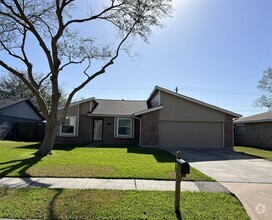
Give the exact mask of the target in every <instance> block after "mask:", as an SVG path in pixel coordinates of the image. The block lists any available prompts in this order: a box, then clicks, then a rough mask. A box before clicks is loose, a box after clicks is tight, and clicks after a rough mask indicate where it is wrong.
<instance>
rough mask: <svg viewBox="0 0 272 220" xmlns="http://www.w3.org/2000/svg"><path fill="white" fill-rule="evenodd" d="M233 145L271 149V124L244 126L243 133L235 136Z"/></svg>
mask: <svg viewBox="0 0 272 220" xmlns="http://www.w3.org/2000/svg"><path fill="white" fill-rule="evenodd" d="M235 145H242V146H251V147H261V148H269V149H272V122H263V123H250V124H245V133H244V134H240V135H235Z"/></svg>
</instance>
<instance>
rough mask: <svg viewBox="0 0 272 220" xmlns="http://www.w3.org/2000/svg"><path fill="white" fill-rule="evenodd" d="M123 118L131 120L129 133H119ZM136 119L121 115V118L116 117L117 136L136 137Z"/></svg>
mask: <svg viewBox="0 0 272 220" xmlns="http://www.w3.org/2000/svg"><path fill="white" fill-rule="evenodd" d="M121 120H129V121H130V132H129V134H119V124H120V121H121ZM133 127H134V120H133V118H126V117H120V118H116V126H115V128H116V132H115V134H116V135H115V136H116V137H117V138H134V129H133Z"/></svg>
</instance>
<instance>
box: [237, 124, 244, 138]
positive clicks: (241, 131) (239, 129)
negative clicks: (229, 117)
mask: <svg viewBox="0 0 272 220" xmlns="http://www.w3.org/2000/svg"><path fill="white" fill-rule="evenodd" d="M244 134H245V125H244V124H240V125H236V126H235V135H237V136H238V135H244Z"/></svg>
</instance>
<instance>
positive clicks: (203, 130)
mask: <svg viewBox="0 0 272 220" xmlns="http://www.w3.org/2000/svg"><path fill="white" fill-rule="evenodd" d="M160 146H162V147H185V148H222V147H223V123H221V122H218V123H217V122H170V121H161V122H160Z"/></svg>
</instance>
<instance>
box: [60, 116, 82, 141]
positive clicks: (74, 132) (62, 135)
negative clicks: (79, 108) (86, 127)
mask: <svg viewBox="0 0 272 220" xmlns="http://www.w3.org/2000/svg"><path fill="white" fill-rule="evenodd" d="M67 118H74V119H75V123H74V125H65V124H64V122H63V123H62V124H61V125H60V130H59V136H60V137H76V136H77V121H78V117H77V116H66V117H65V119H67ZM64 126H70V127H74V130H73V133H65V132H62V128H63V127H64Z"/></svg>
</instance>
